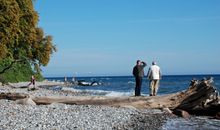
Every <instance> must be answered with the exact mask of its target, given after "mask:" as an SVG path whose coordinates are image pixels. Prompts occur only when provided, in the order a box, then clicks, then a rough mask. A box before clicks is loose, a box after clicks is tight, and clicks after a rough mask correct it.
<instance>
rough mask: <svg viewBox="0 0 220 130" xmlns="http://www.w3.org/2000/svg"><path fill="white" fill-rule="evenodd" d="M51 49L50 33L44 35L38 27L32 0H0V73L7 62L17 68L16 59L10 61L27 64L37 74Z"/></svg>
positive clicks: (46, 61)
mask: <svg viewBox="0 0 220 130" xmlns="http://www.w3.org/2000/svg"><path fill="white" fill-rule="evenodd" d="M55 51H56V47H55V45H54V44H53V43H52V36H47V35H45V34H44V31H43V29H41V28H40V27H38V14H37V12H36V11H35V10H34V7H33V1H32V0H0V62H1V63H2V65H3V66H1V68H0V74H1V69H2V68H3V67H6V68H7V67H8V66H6V65H7V64H8V65H9V66H10V67H11V66H13V67H15V68H20V67H21V66H19V65H18V64H20V62H18V63H16V64H14V62H17V61H25V62H27V63H29V64H30V65H31V66H34V69H35V71H37V73H40V71H39V70H40V66H42V65H43V66H46V65H47V64H48V63H49V61H50V57H51V55H52V54H53V53H54V52H55ZM6 59H7V60H6ZM4 62H5V63H4ZM10 63H12V64H10ZM22 67H25V66H23V65H22ZM26 67H27V66H26ZM2 70H4V69H2ZM5 72H7V71H4V73H5ZM16 72H17V71H16ZM16 72H15V73H16ZM22 72H24V73H26V72H25V71H22ZM7 73H8V72H7ZM10 73H12V70H11V69H10ZM20 73H21V72H19V73H16V74H19V75H21V74H20ZM9 75H10V74H9ZM6 77H7V76H6ZM7 78H10V77H7Z"/></svg>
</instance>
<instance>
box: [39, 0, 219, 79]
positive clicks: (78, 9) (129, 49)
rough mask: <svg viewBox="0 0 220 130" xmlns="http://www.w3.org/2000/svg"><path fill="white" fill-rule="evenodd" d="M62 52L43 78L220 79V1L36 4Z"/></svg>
mask: <svg viewBox="0 0 220 130" xmlns="http://www.w3.org/2000/svg"><path fill="white" fill-rule="evenodd" d="M35 8H36V10H37V11H38V13H39V16H40V21H39V26H40V27H42V28H43V29H44V31H45V33H46V34H49V35H52V36H53V38H54V43H55V44H56V46H57V48H58V52H57V53H55V54H54V55H53V56H52V58H51V61H50V63H49V64H48V66H47V67H44V68H43V74H44V76H95V75H131V71H132V68H133V66H134V65H135V62H136V60H137V59H141V60H144V61H146V62H147V63H148V66H147V68H146V70H145V71H147V69H148V67H149V66H150V64H151V62H152V61H153V60H155V61H157V62H158V65H159V66H160V67H161V69H162V72H163V74H220V58H218V57H219V56H220V0H62V1H61V0H37V1H36V2H35Z"/></svg>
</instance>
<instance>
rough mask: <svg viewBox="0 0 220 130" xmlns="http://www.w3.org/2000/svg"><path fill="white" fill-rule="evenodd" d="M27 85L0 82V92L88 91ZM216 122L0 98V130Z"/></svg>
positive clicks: (123, 129)
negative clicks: (29, 86) (27, 86)
mask: <svg viewBox="0 0 220 130" xmlns="http://www.w3.org/2000/svg"><path fill="white" fill-rule="evenodd" d="M27 84H28V82H22V83H16V84H10V83H9V84H7V85H1V84H0V93H24V94H29V95H31V96H34V97H43V96H65V97H74V96H75V97H77V96H91V94H90V93H89V92H88V93H86V92H83V93H82V92H74V91H69V89H61V90H54V89H50V87H52V86H53V87H54V86H55V87H56V86H57V87H58V86H65V85H64V83H63V82H51V81H49V82H48V81H45V82H37V84H36V85H37V86H36V87H37V90H34V91H28V89H27V88H25V87H23V86H25V85H27ZM219 124H220V121H219V120H210V119H208V117H194V116H191V117H190V118H189V119H184V118H180V117H176V116H174V115H171V114H168V113H166V112H165V111H162V110H160V109H136V108H132V107H131V108H130V107H126V108H123V107H111V106H104V105H67V104H61V103H52V104H49V105H36V104H28V105H24V104H20V103H19V102H17V101H12V100H6V99H1V100H0V130H186V129H192V130H197V129H206V128H207V129H210V130H218V129H219V128H220V125H219Z"/></svg>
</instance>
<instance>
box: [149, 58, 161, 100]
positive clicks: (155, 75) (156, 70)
mask: <svg viewBox="0 0 220 130" xmlns="http://www.w3.org/2000/svg"><path fill="white" fill-rule="evenodd" d="M147 78H148V79H149V80H150V91H151V93H150V96H156V95H157V90H158V87H159V81H160V79H161V71H160V67H159V66H157V63H156V62H155V61H153V62H152V66H151V67H150V68H149V70H148V73H147Z"/></svg>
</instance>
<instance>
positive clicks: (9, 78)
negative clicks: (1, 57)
mask: <svg viewBox="0 0 220 130" xmlns="http://www.w3.org/2000/svg"><path fill="white" fill-rule="evenodd" d="M7 64H10V60H6V61H2V62H0V68H4V67H5V66H7ZM32 75H34V76H35V77H36V79H37V80H38V81H42V80H43V77H42V75H41V74H40V73H37V72H34V71H33V69H32V67H31V65H30V64H29V63H28V62H21V63H20V62H19V63H15V64H14V65H13V67H11V68H10V69H9V70H7V72H6V73H3V74H0V82H3V83H7V82H21V81H30V78H31V76H32Z"/></svg>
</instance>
